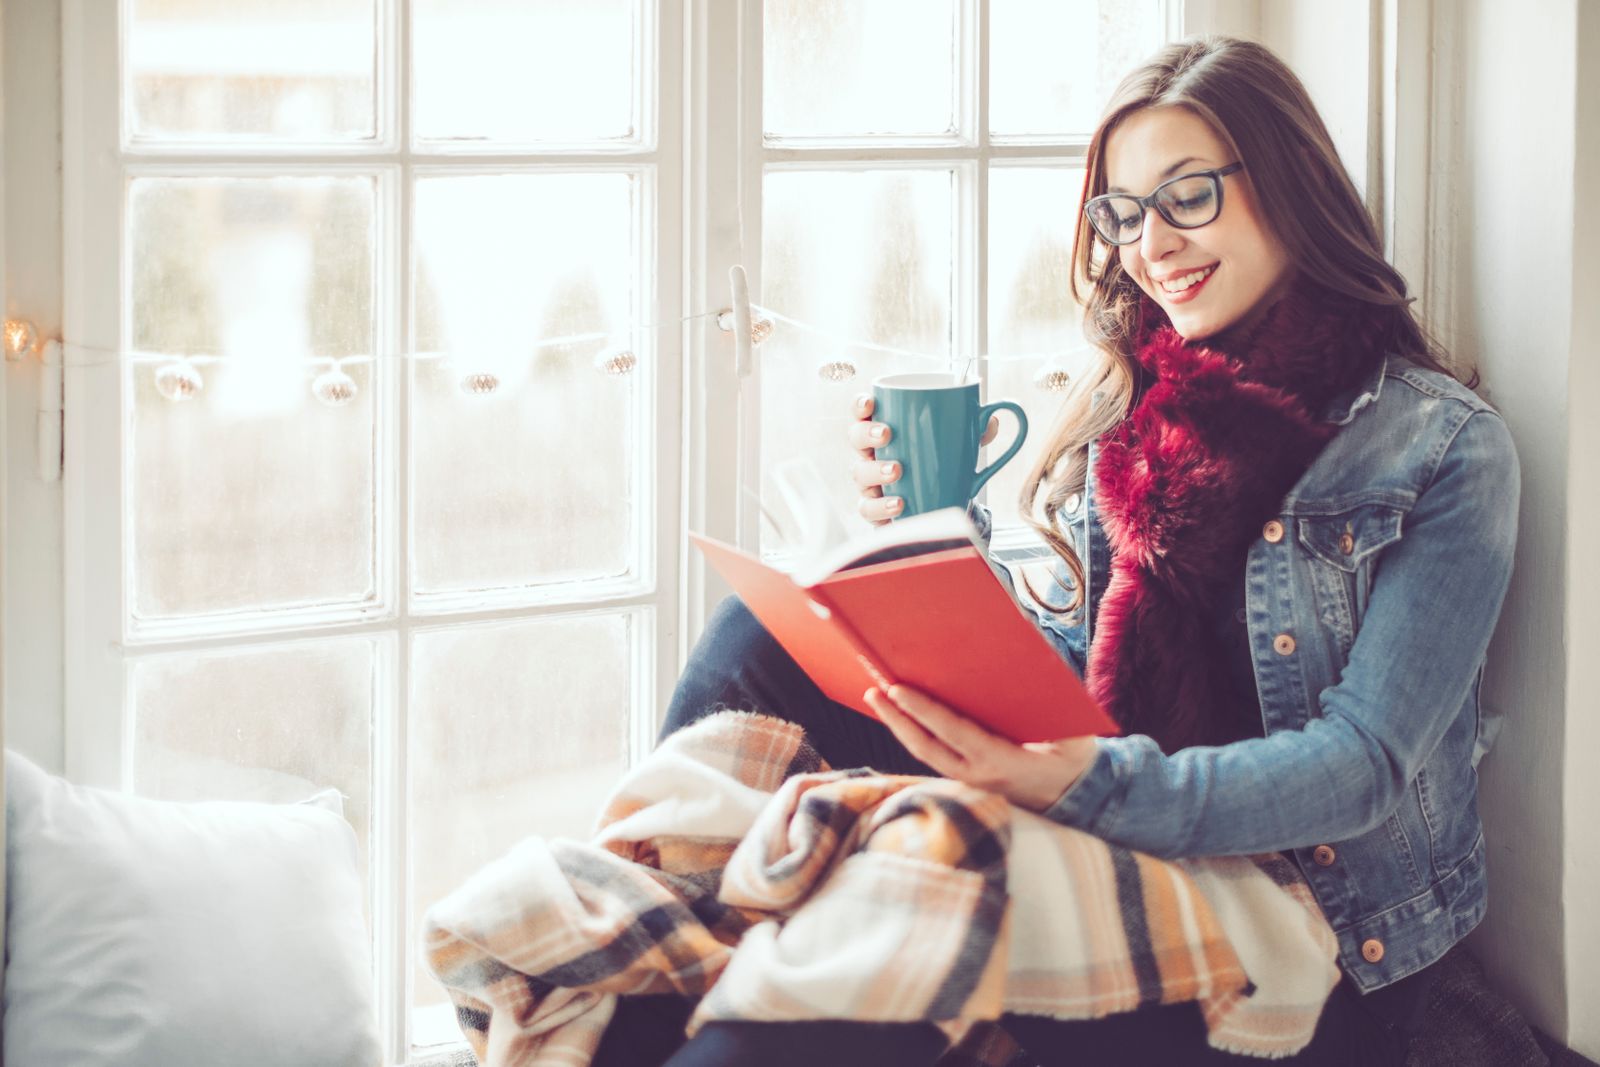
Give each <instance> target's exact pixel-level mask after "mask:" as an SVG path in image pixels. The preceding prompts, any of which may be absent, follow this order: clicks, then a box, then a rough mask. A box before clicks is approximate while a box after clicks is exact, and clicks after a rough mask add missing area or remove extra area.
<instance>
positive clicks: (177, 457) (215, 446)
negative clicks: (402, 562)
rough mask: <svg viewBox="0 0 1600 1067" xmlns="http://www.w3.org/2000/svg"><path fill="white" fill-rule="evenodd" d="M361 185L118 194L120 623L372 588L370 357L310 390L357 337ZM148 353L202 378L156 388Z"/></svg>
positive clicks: (206, 186)
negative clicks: (189, 389)
mask: <svg viewBox="0 0 1600 1067" xmlns="http://www.w3.org/2000/svg"><path fill="white" fill-rule="evenodd" d="M374 198H375V184H374V182H373V180H372V179H370V178H367V177H356V178H144V179H138V180H136V181H134V182H133V183H132V184H131V186H130V190H129V194H128V208H127V218H128V228H129V238H128V242H129V263H130V267H131V269H130V275H131V277H130V284H131V291H130V293H129V297H128V299H129V303H130V308H131V319H132V331H133V335H132V342H133V348H134V349H135V350H136V354H137V355H138V356H139V357H140V358H139V359H138V360H137V361H135V362H132V363H130V364H129V370H128V375H129V379H128V386H127V390H126V396H127V401H126V402H127V403H128V404H129V405H130V406H131V409H132V410H131V419H130V422H129V424H128V425H129V428H130V431H131V440H130V442H129V445H130V454H129V459H130V462H129V464H128V467H127V474H126V476H125V477H126V488H127V497H126V500H125V506H126V507H127V508H128V512H127V514H128V517H129V519H130V522H129V525H128V528H129V530H130V536H131V537H132V539H133V543H132V561H133V575H132V603H131V611H132V614H133V617H134V621H135V624H136V625H137V624H138V623H139V622H141V621H149V620H154V619H158V618H166V619H170V618H177V617H184V616H194V615H201V614H207V613H215V612H226V611H243V610H251V609H271V608H284V607H289V606H296V605H315V604H357V603H366V602H370V601H371V600H372V599H373V598H374V596H375V589H376V581H375V575H376V561H375V558H374V551H375V537H374V525H375V515H374V492H375V485H376V478H375V473H374V471H375V462H376V455H375V453H376V438H375V434H374V430H375V406H374V398H375V394H376V392H377V389H376V388H375V381H374V375H373V374H372V370H373V366H372V364H371V363H370V362H360V363H354V364H346V365H345V370H346V372H347V373H348V374H349V375H350V376H351V377H352V378H353V379H354V380H355V383H356V389H357V392H356V395H355V398H354V399H353V400H352V401H350V402H349V403H347V404H345V405H344V406H340V407H332V406H328V405H326V404H323V403H319V402H318V401H317V400H316V398H315V397H314V396H313V393H312V382H313V380H314V379H315V378H316V377H317V376H318V375H319V374H321V373H322V372H323V371H325V370H327V369H328V366H329V361H330V358H331V357H345V356H358V357H363V358H366V357H368V356H370V354H371V353H372V351H373V348H374V345H373V339H372V338H373V332H372V331H373V313H372V277H373V255H374V252H373V248H374V242H373V211H374V206H373V205H374ZM152 356H193V357H197V358H196V359H195V365H196V369H197V371H198V373H199V375H200V377H201V379H202V381H203V383H204V387H203V389H202V390H201V392H199V394H198V395H196V396H194V397H193V398H191V399H189V400H184V401H174V400H169V399H167V398H166V397H165V396H164V395H163V394H162V392H161V391H160V387H159V385H158V377H159V375H160V374H161V372H162V370H163V368H164V367H165V366H167V364H166V363H165V362H163V361H160V360H156V361H154V362H152V361H151V360H150V357H152Z"/></svg>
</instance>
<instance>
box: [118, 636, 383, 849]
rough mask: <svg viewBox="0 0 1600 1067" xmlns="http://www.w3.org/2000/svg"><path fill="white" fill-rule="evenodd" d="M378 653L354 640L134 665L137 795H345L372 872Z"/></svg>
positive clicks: (286, 799) (285, 798)
mask: <svg viewBox="0 0 1600 1067" xmlns="http://www.w3.org/2000/svg"><path fill="white" fill-rule="evenodd" d="M376 651H377V650H376V648H375V647H374V645H373V642H372V641H370V640H368V639H362V638H346V639H342V640H331V641H316V642H300V643H296V644H292V645H290V644H282V645H276V646H267V647H256V648H244V649H234V650H229V651H225V652H204V653H195V652H186V653H182V654H179V655H163V656H150V657H146V658H141V659H139V660H137V661H135V662H134V663H133V664H132V665H130V667H129V668H128V690H129V694H130V700H129V705H130V706H131V708H132V711H133V724H134V742H133V785H134V789H135V791H136V792H138V793H141V794H143V795H145V796H153V797H161V798H164V799H168V800H259V801H267V802H272V803H282V804H289V803H295V802H297V801H301V800H304V799H306V798H307V797H309V796H311V795H312V794H314V793H317V792H319V791H321V790H323V789H328V788H333V789H337V790H339V791H340V792H341V793H343V794H344V815H345V818H346V819H347V820H348V821H349V822H350V824H351V825H352V826H353V827H355V831H356V841H357V843H358V845H359V847H360V852H361V869H362V871H363V872H365V871H366V869H367V856H368V849H369V846H370V841H369V833H370V830H371V826H372V797H371V781H372V730H373V703H374V701H373V679H374V674H375V660H376ZM363 877H365V873H363Z"/></svg>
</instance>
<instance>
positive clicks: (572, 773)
mask: <svg viewBox="0 0 1600 1067" xmlns="http://www.w3.org/2000/svg"><path fill="white" fill-rule="evenodd" d="M647 630H648V622H647V620H646V619H645V618H643V617H641V616H639V615H637V614H631V613H630V614H596V615H579V616H568V617H565V618H543V619H538V620H532V621H527V622H516V623H510V624H505V623H502V624H496V625H483V626H465V627H454V628H451V629H449V630H430V631H425V632H422V633H419V634H417V635H416V637H415V638H414V639H413V641H412V656H413V658H412V671H411V687H412V705H411V719H410V726H409V738H410V753H411V755H410V761H409V762H410V786H411V787H410V805H409V809H408V810H409V823H410V828H411V853H410V854H411V886H412V897H411V900H412V914H411V921H410V924H409V926H408V927H407V929H409V930H413V931H415V930H417V929H419V928H420V926H421V923H422V915H423V912H425V911H426V910H427V909H428V907H429V906H430V905H431V904H433V903H434V902H435V901H437V900H439V899H440V898H441V897H443V896H444V895H445V894H447V893H449V892H450V891H451V890H452V889H454V888H456V887H457V886H458V885H460V884H461V883H462V882H463V881H465V880H466V878H467V877H468V876H469V875H471V874H472V873H473V872H474V871H476V870H478V869H479V868H480V867H482V866H483V865H484V864H486V863H488V862H489V861H490V860H492V859H494V858H496V857H498V856H500V855H501V854H503V853H504V852H505V851H506V850H507V849H509V848H510V847H511V846H512V845H514V844H516V842H518V841H520V840H521V839H522V838H524V837H528V836H530V835H535V834H537V835H540V836H543V837H557V836H559V837H572V838H579V839H582V838H586V837H587V836H588V835H589V832H590V830H591V829H592V827H593V822H594V818H595V816H596V814H597V813H598V812H599V810H600V806H601V804H602V802H603V801H604V800H605V798H606V796H607V795H608V794H609V793H610V791H611V789H612V787H613V786H614V785H615V784H616V782H617V778H618V776H619V775H621V773H622V770H623V768H624V766H625V765H626V762H627V754H628V723H629V713H630V710H631V708H632V705H633V700H634V690H633V685H634V674H633V671H632V664H633V663H634V661H635V653H636V651H637V650H638V649H639V648H640V647H641V645H640V643H641V642H646V643H648V642H649V641H650V640H651V636H650V634H649V633H648V632H647ZM413 966H414V967H415V975H416V978H415V993H414V1000H413V1007H414V1008H415V1009H418V1010H419V1013H425V1012H426V1009H427V1008H428V1007H429V1006H430V1005H438V1004H441V1003H443V1002H444V1001H445V999H446V998H445V993H444V990H443V989H441V988H440V987H439V985H438V984H437V983H436V982H435V981H434V980H433V978H432V977H431V976H430V975H429V974H428V973H427V969H426V968H425V967H423V966H422V965H421V963H420V961H418V960H415V959H414V960H413Z"/></svg>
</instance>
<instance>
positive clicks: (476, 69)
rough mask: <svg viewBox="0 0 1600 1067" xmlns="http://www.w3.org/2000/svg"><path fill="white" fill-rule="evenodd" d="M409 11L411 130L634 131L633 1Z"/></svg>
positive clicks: (480, 3) (472, 136)
mask: <svg viewBox="0 0 1600 1067" xmlns="http://www.w3.org/2000/svg"><path fill="white" fill-rule="evenodd" d="M412 12H413V15H412V18H413V27H414V28H413V32H412V36H411V41H412V44H411V50H412V57H413V65H414V82H413V84H414V87H415V93H414V104H415V112H414V114H415V118H414V128H415V131H416V136H417V137H418V139H420V140H424V141H480V142H489V143H496V144H536V143H539V142H546V141H574V142H596V141H618V140H637V139H638V138H639V137H640V128H639V127H640V116H639V114H638V105H637V103H636V101H637V100H638V99H639V96H640V94H639V91H638V85H639V83H640V81H641V79H642V78H643V76H644V72H642V71H640V70H639V68H638V66H637V62H638V61H637V59H636V56H637V55H638V54H639V51H638V48H639V43H640V34H641V26H640V19H639V13H640V3H639V0H470V2H468V0H416V2H415V3H414V4H413V5H412Z"/></svg>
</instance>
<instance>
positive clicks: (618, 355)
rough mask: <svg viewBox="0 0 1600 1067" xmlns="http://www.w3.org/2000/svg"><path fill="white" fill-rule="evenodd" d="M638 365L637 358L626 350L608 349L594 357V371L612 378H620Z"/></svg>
mask: <svg viewBox="0 0 1600 1067" xmlns="http://www.w3.org/2000/svg"><path fill="white" fill-rule="evenodd" d="M638 365H639V357H638V356H636V355H634V354H633V352H631V351H630V350H628V349H626V348H608V349H606V350H605V351H603V352H601V353H600V354H599V355H597V356H595V357H594V369H595V370H597V371H600V372H601V373H603V374H608V375H610V376H611V377H613V378H618V377H621V376H622V375H624V374H627V373H629V372H631V371H632V370H633V368H634V367H637V366H638Z"/></svg>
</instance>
